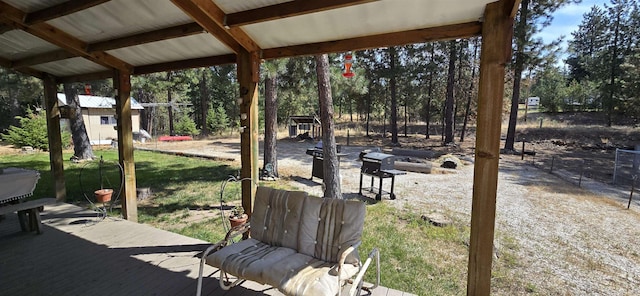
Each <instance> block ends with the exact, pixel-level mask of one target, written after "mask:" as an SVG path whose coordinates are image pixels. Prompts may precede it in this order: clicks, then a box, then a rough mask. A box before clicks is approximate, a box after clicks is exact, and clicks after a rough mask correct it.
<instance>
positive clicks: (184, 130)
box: [175, 116, 200, 136]
mask: <svg viewBox="0 0 640 296" xmlns="http://www.w3.org/2000/svg"><path fill="white" fill-rule="evenodd" d="M175 131H176V133H177V134H178V135H185V136H195V135H198V134H200V131H199V130H198V129H197V128H196V123H195V122H193V119H191V118H189V117H188V116H182V118H180V120H178V122H176V126H175Z"/></svg>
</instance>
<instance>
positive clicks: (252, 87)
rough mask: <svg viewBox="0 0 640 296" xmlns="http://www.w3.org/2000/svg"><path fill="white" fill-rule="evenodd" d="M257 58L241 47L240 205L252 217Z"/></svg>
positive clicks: (255, 180)
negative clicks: (243, 115) (244, 115)
mask: <svg viewBox="0 0 640 296" xmlns="http://www.w3.org/2000/svg"><path fill="white" fill-rule="evenodd" d="M259 71H260V59H259V57H258V55H257V54H256V53H250V52H247V51H245V50H240V52H239V53H238V82H239V84H240V98H242V103H241V104H240V114H246V115H247V117H246V119H244V120H242V119H241V120H240V130H241V134H240V156H241V163H242V168H241V170H240V177H241V178H242V179H246V178H250V179H251V180H250V181H249V180H245V181H242V207H243V208H244V210H245V212H246V213H247V214H248V215H249V217H251V213H252V212H253V200H254V198H255V193H256V188H257V184H258V81H259V78H260V76H259Z"/></svg>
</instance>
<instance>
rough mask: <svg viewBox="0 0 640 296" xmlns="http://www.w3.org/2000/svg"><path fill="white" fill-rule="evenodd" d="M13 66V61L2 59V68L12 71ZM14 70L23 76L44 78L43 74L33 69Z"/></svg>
mask: <svg viewBox="0 0 640 296" xmlns="http://www.w3.org/2000/svg"><path fill="white" fill-rule="evenodd" d="M11 65H12V62H11V61H9V60H7V59H4V58H0V67H3V68H5V69H11ZM13 70H14V71H16V72H20V73H22V74H26V75H29V76H33V77H37V78H42V77H44V74H43V73H42V72H40V71H37V70H34V69H31V68H22V69H13Z"/></svg>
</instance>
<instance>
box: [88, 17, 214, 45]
mask: <svg viewBox="0 0 640 296" xmlns="http://www.w3.org/2000/svg"><path fill="white" fill-rule="evenodd" d="M202 32H204V29H203V28H202V26H200V25H198V24H197V23H188V24H184V25H178V26H173V27H169V28H164V29H159V30H156V31H151V32H144V33H139V34H135V35H130V36H125V37H121V38H115V39H111V40H105V41H100V42H96V43H92V44H89V46H87V51H88V52H94V51H107V50H113V49H118V48H123V47H129V46H135V45H140V44H145V43H151V42H156V41H162V40H167V39H172V38H179V37H185V36H190V35H194V34H199V33H202Z"/></svg>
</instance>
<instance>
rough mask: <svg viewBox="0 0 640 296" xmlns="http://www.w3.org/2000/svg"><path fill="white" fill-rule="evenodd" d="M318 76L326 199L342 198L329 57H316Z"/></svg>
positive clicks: (324, 55)
mask: <svg viewBox="0 0 640 296" xmlns="http://www.w3.org/2000/svg"><path fill="white" fill-rule="evenodd" d="M315 60H316V74H317V75H318V97H319V98H320V121H321V122H322V148H323V149H322V151H323V156H324V161H323V169H324V185H325V188H324V197H325V198H340V199H341V198H342V190H341V188H340V163H339V162H338V155H337V151H336V138H335V134H334V124H333V98H332V97H331V82H330V81H329V57H328V56H327V55H326V54H323V55H316V56H315Z"/></svg>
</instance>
